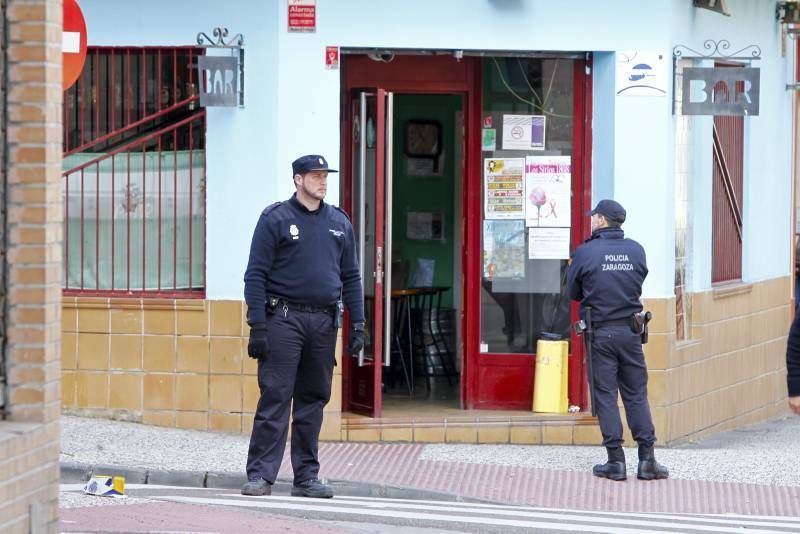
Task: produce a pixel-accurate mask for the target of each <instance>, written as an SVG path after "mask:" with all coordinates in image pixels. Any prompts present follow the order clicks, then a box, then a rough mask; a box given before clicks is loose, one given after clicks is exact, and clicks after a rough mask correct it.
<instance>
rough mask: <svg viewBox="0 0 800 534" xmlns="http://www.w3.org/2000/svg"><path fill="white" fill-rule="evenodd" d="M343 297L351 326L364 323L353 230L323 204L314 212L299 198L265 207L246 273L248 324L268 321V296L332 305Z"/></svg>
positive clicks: (336, 211) (340, 214) (344, 217)
mask: <svg viewBox="0 0 800 534" xmlns="http://www.w3.org/2000/svg"><path fill="white" fill-rule="evenodd" d="M340 295H341V297H342V300H343V301H344V303H345V304H346V305H347V308H348V309H349V310H350V319H351V320H352V321H353V322H363V321H364V296H363V290H362V287H361V273H360V270H359V266H358V258H357V256H356V246H355V236H354V235H353V226H352V225H351V224H350V219H348V218H347V215H345V214H344V212H343V211H341V210H339V209H338V208H336V207H334V206H331V205H329V204H325V203H324V202H322V203H321V204H320V207H319V208H318V209H317V210H315V211H310V210H308V208H306V207H305V206H303V204H301V203H300V201H298V200H297V197H296V195H293V196H292V198H290V199H289V200H287V201H285V202H281V203H278V204H273V205H272V206H269V207H268V208H266V209H265V210H264V211H263V212H262V213H261V217H260V218H259V220H258V223H257V224H256V229H255V232H253V241H252V244H251V246H250V261H249V262H248V264H247V270H246V271H245V274H244V298H245V301H246V302H247V322H248V323H249V324H250V325H254V324H257V323H264V322H266V300H267V297H268V296H275V297H281V298H283V299H285V300H286V301H288V302H291V303H296V304H308V305H313V306H331V305H333V304H335V303H336V301H337V300H338V299H339V296H340Z"/></svg>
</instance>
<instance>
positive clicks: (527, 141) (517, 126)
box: [503, 115, 547, 150]
mask: <svg viewBox="0 0 800 534" xmlns="http://www.w3.org/2000/svg"><path fill="white" fill-rule="evenodd" d="M546 122H547V119H546V117H545V116H544V115H503V150H544V141H545V125H546Z"/></svg>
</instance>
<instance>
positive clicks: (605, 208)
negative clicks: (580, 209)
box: [589, 199, 625, 224]
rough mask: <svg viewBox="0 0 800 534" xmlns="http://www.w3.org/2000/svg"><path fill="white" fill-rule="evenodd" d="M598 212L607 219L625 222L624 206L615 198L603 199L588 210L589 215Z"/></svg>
mask: <svg viewBox="0 0 800 534" xmlns="http://www.w3.org/2000/svg"><path fill="white" fill-rule="evenodd" d="M596 213H599V214H600V215H602V216H604V217H605V218H606V219H608V220H609V221H613V222H617V223H620V224H622V223H624V222H625V208H623V207H622V205H621V204H620V203H619V202H617V201H616V200H611V199H604V200H601V201H600V202H598V203H597V206H595V208H594V209H593V210H592V211H590V212H589V215H594V214H596Z"/></svg>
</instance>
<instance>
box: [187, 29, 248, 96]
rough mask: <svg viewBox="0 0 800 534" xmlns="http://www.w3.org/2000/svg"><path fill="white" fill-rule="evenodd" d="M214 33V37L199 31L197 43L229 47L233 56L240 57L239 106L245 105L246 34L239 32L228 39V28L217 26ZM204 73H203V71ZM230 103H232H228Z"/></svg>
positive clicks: (207, 45) (222, 47) (219, 47)
mask: <svg viewBox="0 0 800 534" xmlns="http://www.w3.org/2000/svg"><path fill="white" fill-rule="evenodd" d="M211 33H212V34H213V35H214V39H212V38H211V37H209V36H208V34H207V33H206V32H198V33H197V44H198V45H199V46H202V47H203V48H206V49H209V48H212V49H228V50H230V51H231V56H234V57H237V58H238V65H239V80H238V82H239V83H238V88H237V92H238V102H239V107H244V36H243V35H242V34H241V33H237V34H236V35H234V36H233V37H231V38H230V39H228V33H229V32H228V28H224V27H220V26H218V27H216V28H214V30H213V31H212V32H211ZM201 74H202V73H201ZM200 83H201V84H202V83H203V80H202V78H201V79H200ZM202 91H203V87H202V85H201V92H202ZM228 105H230V104H228Z"/></svg>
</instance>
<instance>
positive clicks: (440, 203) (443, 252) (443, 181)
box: [392, 95, 461, 307]
mask: <svg viewBox="0 0 800 534" xmlns="http://www.w3.org/2000/svg"><path fill="white" fill-rule="evenodd" d="M460 109H461V97H460V96H458V95H396V96H395V99H394V110H395V112H394V169H393V177H394V180H393V188H392V189H393V191H392V194H393V202H392V213H393V216H392V250H393V258H394V259H395V261H396V260H397V259H398V258H402V259H403V260H405V261H406V262H407V265H408V278H407V280H397V277H396V276H393V278H394V279H395V283H393V288H394V289H397V288H398V287H399V285H402V284H405V285H406V287H407V286H408V285H411V282H412V281H413V277H414V270H415V267H416V258H429V259H433V260H436V265H435V269H434V275H433V284H434V285H435V286H447V287H450V288H453V287H454V280H453V265H454V257H453V254H454V252H453V235H454V234H453V231H454V226H455V225H456V224H460V221H458V222H456V221H455V220H454V214H455V210H454V187H455V174H456V168H457V167H456V161H455V141H456V135H455V114H456V112H457V111H458V110H460ZM409 120H435V121H439V122H440V123H441V125H442V149H443V157H442V159H441V161H442V173H441V176H438V175H437V176H409V173H408V158H407V157H406V155H405V150H404V149H405V131H406V123H407V122H408V121H409ZM459 179H460V171H459ZM410 211H417V212H432V213H437V212H438V213H442V214H443V221H444V231H443V235H444V239H443V240H442V241H438V240H437V241H433V240H431V241H422V240H415V239H408V237H407V232H406V230H407V228H406V226H407V214H408V212H410ZM395 265H397V264H396V263H395ZM442 306H444V307H452V306H453V291H452V289H451V290H450V291H448V292H446V293H445V294H444V295H443V297H442Z"/></svg>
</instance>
